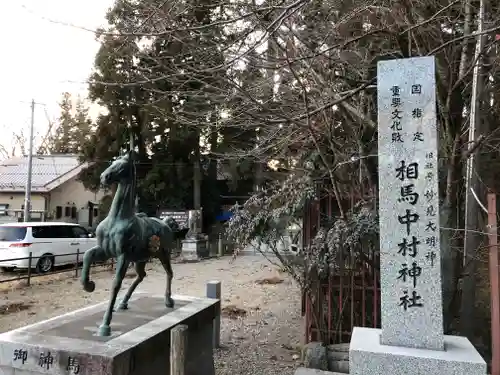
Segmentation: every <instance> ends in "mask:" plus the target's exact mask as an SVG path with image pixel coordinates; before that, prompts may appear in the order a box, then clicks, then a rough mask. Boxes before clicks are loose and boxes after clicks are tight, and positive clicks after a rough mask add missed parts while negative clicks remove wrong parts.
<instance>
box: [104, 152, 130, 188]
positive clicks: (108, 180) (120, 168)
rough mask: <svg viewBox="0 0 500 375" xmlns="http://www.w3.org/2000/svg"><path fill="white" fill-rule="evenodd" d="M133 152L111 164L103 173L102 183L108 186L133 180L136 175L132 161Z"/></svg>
mask: <svg viewBox="0 0 500 375" xmlns="http://www.w3.org/2000/svg"><path fill="white" fill-rule="evenodd" d="M132 152H133V151H129V152H128V153H127V154H125V155H123V156H120V157H119V158H118V159H116V160H115V161H114V162H113V163H111V165H110V166H109V167H108V168H106V170H105V171H104V172H102V173H101V185H102V186H104V187H107V186H109V185H111V184H113V183H115V182H116V183H119V182H127V181H130V182H132V181H133V179H134V178H135V176H134V169H133V167H134V165H133V161H132Z"/></svg>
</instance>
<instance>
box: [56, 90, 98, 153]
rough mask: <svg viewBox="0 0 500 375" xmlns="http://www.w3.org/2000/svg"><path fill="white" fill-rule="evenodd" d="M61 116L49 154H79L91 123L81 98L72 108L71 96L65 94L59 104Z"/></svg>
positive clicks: (89, 132)
mask: <svg viewBox="0 0 500 375" xmlns="http://www.w3.org/2000/svg"><path fill="white" fill-rule="evenodd" d="M60 108H61V115H60V116H59V119H58V124H57V127H56V129H55V134H54V135H53V136H52V140H51V142H50V144H49V146H48V150H49V151H50V153H58V154H81V153H82V151H83V145H84V144H85V142H86V141H88V140H89V139H90V134H91V132H92V121H91V120H90V118H89V116H88V108H86V107H85V105H84V103H83V101H82V99H81V98H78V100H77V102H76V105H75V106H73V101H72V97H71V94H69V93H67V92H65V93H64V94H63V96H62V100H61V103H60Z"/></svg>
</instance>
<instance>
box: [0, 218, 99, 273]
mask: <svg viewBox="0 0 500 375" xmlns="http://www.w3.org/2000/svg"><path fill="white" fill-rule="evenodd" d="M96 243H97V241H96V238H94V237H93V236H92V234H91V233H89V231H87V229H85V228H84V227H82V226H80V225H78V224H73V223H58V222H27V223H8V224H1V225H0V267H1V268H4V269H14V268H18V269H27V268H29V267H30V261H29V256H30V253H31V268H35V269H36V271H37V272H40V273H45V272H49V271H51V270H52V269H53V268H54V266H61V265H65V264H76V263H77V258H78V262H81V261H82V259H83V253H84V252H85V251H86V250H87V249H90V248H91V247H93V246H95V245H96ZM77 254H78V255H77Z"/></svg>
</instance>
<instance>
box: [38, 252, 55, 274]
mask: <svg viewBox="0 0 500 375" xmlns="http://www.w3.org/2000/svg"><path fill="white" fill-rule="evenodd" d="M53 269H54V257H53V256H52V255H42V256H41V257H40V259H38V262H37V264H36V272H38V273H47V272H50V271H52V270H53Z"/></svg>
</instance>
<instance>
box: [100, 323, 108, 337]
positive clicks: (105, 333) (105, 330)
mask: <svg viewBox="0 0 500 375" xmlns="http://www.w3.org/2000/svg"><path fill="white" fill-rule="evenodd" d="M99 336H111V327H110V326H109V325H107V326H105V325H102V324H101V325H100V326H99Z"/></svg>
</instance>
